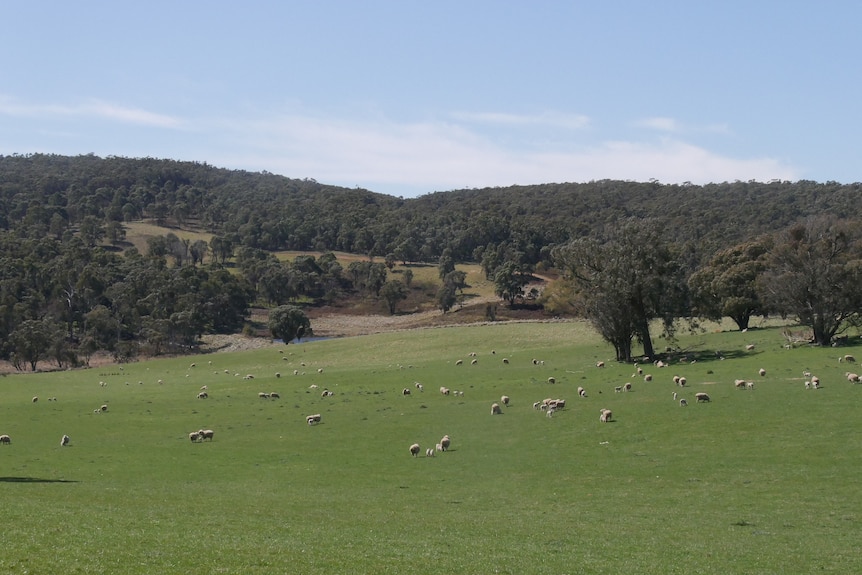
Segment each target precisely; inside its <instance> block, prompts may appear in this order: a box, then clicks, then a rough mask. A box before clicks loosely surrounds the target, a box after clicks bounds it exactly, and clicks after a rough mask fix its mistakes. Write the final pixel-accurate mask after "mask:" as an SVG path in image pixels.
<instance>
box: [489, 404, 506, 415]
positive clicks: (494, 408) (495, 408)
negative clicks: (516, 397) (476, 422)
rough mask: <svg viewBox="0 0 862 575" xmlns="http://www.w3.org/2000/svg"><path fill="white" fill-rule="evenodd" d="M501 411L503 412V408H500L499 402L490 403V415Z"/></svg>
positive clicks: (498, 413)
mask: <svg viewBox="0 0 862 575" xmlns="http://www.w3.org/2000/svg"><path fill="white" fill-rule="evenodd" d="M501 413H503V410H502V409H500V404H499V403H492V404H491V415H500V414H501Z"/></svg>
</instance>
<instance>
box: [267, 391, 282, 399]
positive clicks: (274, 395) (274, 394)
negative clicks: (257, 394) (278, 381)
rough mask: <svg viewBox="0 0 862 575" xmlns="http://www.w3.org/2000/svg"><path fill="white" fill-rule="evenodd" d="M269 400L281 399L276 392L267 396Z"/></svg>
mask: <svg viewBox="0 0 862 575" xmlns="http://www.w3.org/2000/svg"><path fill="white" fill-rule="evenodd" d="M269 398H270V399H281V396H280V395H279V394H278V392H275V391H273V392H271V393H270V394H269Z"/></svg>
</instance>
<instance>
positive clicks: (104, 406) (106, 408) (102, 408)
mask: <svg viewBox="0 0 862 575" xmlns="http://www.w3.org/2000/svg"><path fill="white" fill-rule="evenodd" d="M99 410H100V411H108V406H107V405H103V406H101V407H100V408H99Z"/></svg>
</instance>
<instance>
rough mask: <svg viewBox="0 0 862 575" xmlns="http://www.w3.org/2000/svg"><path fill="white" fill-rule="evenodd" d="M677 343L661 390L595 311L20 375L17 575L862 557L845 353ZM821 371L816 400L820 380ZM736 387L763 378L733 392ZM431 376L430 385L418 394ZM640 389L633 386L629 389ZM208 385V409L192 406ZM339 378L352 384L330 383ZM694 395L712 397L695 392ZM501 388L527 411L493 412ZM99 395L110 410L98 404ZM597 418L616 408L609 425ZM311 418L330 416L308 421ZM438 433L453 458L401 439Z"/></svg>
mask: <svg viewBox="0 0 862 575" xmlns="http://www.w3.org/2000/svg"><path fill="white" fill-rule="evenodd" d="M683 343H684V344H686V345H691V346H694V347H695V348H696V350H697V352H698V353H699V354H700V355H699V356H697V357H698V361H697V362H696V363H694V364H684V365H683V364H677V365H674V366H672V367H670V368H663V369H661V370H658V369H655V368H652V369H650V370H648V371H651V372H652V373H653V375H654V378H655V380H654V381H653V382H651V383H643V382H642V381H641V380H640V379H639V378H634V379H633V378H631V377H630V376H631V375H632V371H633V367H632V366H625V365H618V364H616V363H613V362H609V363H608V367H606V368H604V369H598V368H596V367H595V362H596V361H597V360H599V359H602V360H608V356H609V353H610V352H609V350H608V348H607V347H606V346H604V345H601V344H599V343H597V341H596V340H595V338H594V336H593V334H592V333H591V332H590V331H589V330H588V329H586V328H585V327H584V326H583V325H582V324H578V323H551V324H519V325H493V326H484V327H470V328H439V329H430V330H421V331H414V332H408V333H396V334H384V335H379V336H369V337H360V338H347V339H340V340H329V341H318V342H312V343H305V344H301V345H298V346H290V347H289V348H285V349H284V353H279V352H278V351H276V350H273V349H268V350H259V351H255V352H243V353H237V354H218V355H213V356H208V357H197V358H191V359H189V358H183V359H170V360H158V361H150V362H142V363H137V364H131V365H126V366H124V368H123V369H122V370H121V369H120V368H119V367H117V366H108V367H104V368H100V369H93V370H85V371H73V372H63V373H52V374H28V375H20V376H8V377H5V378H2V380H0V433H8V434H10V435H11V436H12V445H10V446H0V497H2V500H3V502H4V506H3V517H4V519H5V521H4V524H5V525H7V533H6V537H5V540H4V551H3V552H2V553H0V570H2V571H4V572H10V573H23V572H27V571H29V572H31V573H55V572H65V573H76V572H77V573H95V572H99V573H101V572H111V573H154V572H159V573H217V572H226V573H273V572H293V573H333V572H335V573H406V572H417V573H447V574H450V573H489V572H497V573H525V572H529V573H567V572H575V571H576V572H580V573H618V572H621V571H622V572H628V573H686V574H690V573H722V574H726V573H777V572H780V573H790V572H795V573H810V572H813V571H815V570H816V571H820V572H826V573H851V572H858V571H859V569H860V568H862V558H860V557H859V556H858V554H857V553H855V544H856V541H857V540H858V538H859V536H860V531H862V528H860V518H859V509H860V504H862V495H860V494H859V492H858V490H857V489H856V487H855V486H856V480H857V472H858V465H857V460H858V457H857V456H856V454H858V452H859V448H860V444H862V440H860V439H859V437H860V435H859V433H857V432H858V429H856V428H857V427H858V420H859V418H858V401H859V398H858V394H859V393H862V386H853V385H851V384H849V383H847V382H846V380H845V379H844V378H843V373H844V371H845V370H846V369H847V366H846V365H845V364H839V363H838V362H837V361H836V357H837V355H838V353H837V352H836V350H832V349H807V348H800V349H794V350H787V349H784V348H783V347H782V344H783V340H782V338H781V336H780V334H779V332H778V331H777V330H775V329H766V330H755V331H752V332H749V333H747V334H739V333H713V334H708V335H704V336H696V337H692V338H690V339H688V340H686V341H684V342H683ZM747 343H755V344H756V346H757V347H756V349H755V351H754V352H748V353H746V352H744V351H743V347H744V345H745V344H747ZM492 350H494V351H496V353H493V354H492V353H491V351H492ZM715 350H722V355H723V356H724V357H725V358H727V359H724V360H719V359H717V356H716V354H715V353H714V352H715ZM470 351H475V352H476V353H477V355H478V363H477V365H469V357H467V353H468V352H470ZM850 351H852V350H850ZM857 355H859V354H858V353H857ZM503 357H507V358H508V359H509V360H510V363H509V364H504V363H503V362H502V358H503ZM691 357H695V355H694V354H693V355H692V356H691ZM533 358H536V359H541V360H543V361H544V362H545V363H544V365H538V366H536V365H533V363H532V361H531V360H532V359H533ZM457 359H465V360H466V361H465V365H460V366H456V365H455V361H456V360H457ZM193 361H194V362H196V364H197V366H196V367H194V368H191V367H189V364H190V362H193ZM210 361H212V364H209V363H208V362H210ZM303 363H304V364H305V365H302V364H303ZM760 367H764V368H765V369H766V370H767V376H766V377H763V378H761V377H759V376H758V375H757V370H758V369H759V368H760ZM806 368H807V369H811V370H813V371H814V372H815V373H817V374H818V375H820V377H821V378H822V380H823V381H824V389H822V390H818V391H806V390H804V388H803V385H802V375H801V373H802V370H803V369H806ZM225 369H227V370H228V372H229V373H224V370H225ZM318 369H322V370H323V373H318ZM294 370H297V371H298V372H299V374H298V375H293V371H294ZM277 371H278V372H280V373H281V374H282V377H281V378H276V376H275V373H276V372H277ZM247 373H250V374H254V375H255V379H253V380H245V379H242V378H241V377H238V376H237V375H236V374H240V375H244V374H247ZM674 374H678V375H684V376H686V377H687V378H688V381H689V382H690V383H691V388H692V389H690V390H685V391H684V393H683V396H684V397H687V398H688V399H689V400H690V401H691V403H692V405H690V406H689V407H688V408H680V407H679V406H678V405H677V404H676V403H675V402H674V401H672V399H671V394H672V393H673V391H678V392H679V391H680V390H679V388H675V387H674V385H673V384H672V382H671V377H672V376H673V375H674ZM549 376H554V377H555V378H556V380H557V383H556V384H553V385H551V384H548V383H547V378H548V377H549ZM738 377H740V378H749V379H755V380H756V389H755V390H754V391H752V392H747V391H738V390H735V389H734V388H733V385H732V382H733V380H734V379H736V378H738ZM159 379H162V380H163V381H164V383H163V384H162V385H159V384H158V383H157V381H158V380H159ZM100 380H101V381H106V382H107V383H108V385H107V387H100V386H99V384H98V382H99V381H100ZM139 381H140V382H142V383H138V382H139ZM414 381H420V382H422V383H423V384H424V386H425V391H424V393H421V394H419V393H416V392H415V389H414V393H413V394H412V395H411V396H409V397H404V396H402V395H401V393H400V392H401V389H402V388H404V387H412V385H413V382H414ZM626 381H632V382H633V384H634V389H633V391H632V392H631V393H620V394H617V393H614V392H613V388H614V387H615V386H616V385H620V384H621V383H624V382H626ZM127 382H128V384H127ZM204 384H206V385H207V386H208V387H209V393H210V399H208V400H197V399H195V395H196V394H197V391H198V389H199V388H200V386H201V385H204ZM312 384H314V385H317V386H318V388H317V389H310V388H309V386H311V385H312ZM441 385H446V386H448V387H450V388H452V389H457V390H463V391H464V396H463V397H454V396H450V397H443V396H441V395H440V394H439V393H437V392H436V391H435V390H436V389H437V388H439V387H440V386H441ZM578 386H583V387H585V388H586V390H587V394H588V396H587V397H586V398H584V399H579V398H578V397H577V395H576V391H575V389H576V388H577V387H578ZM324 387H328V388H329V389H331V390H333V391H334V392H335V395H334V396H333V397H330V398H326V399H323V398H321V397H320V393H319V392H320V389H322V388H324ZM699 390H707V391H708V392H709V393H710V395H711V396H712V399H713V401H712V402H711V403H710V404H701V405H695V404H694V402H693V395H694V392H695V391H699ZM259 391H279V392H280V394H281V399H279V400H271V401H267V400H261V399H258V397H257V393H258V392H259ZM503 393H505V394H507V395H509V396H511V398H512V405H511V406H510V407H509V408H508V409H506V410H505V413H504V414H503V415H502V416H496V417H495V416H491V415H490V414H489V407H490V404H491V402H492V401H495V400H498V399H499V397H500V395H501V394H503ZM33 395H38V396H39V397H40V400H39V401H38V403H36V404H33V403H32V402H31V398H32V396H33ZM551 396H553V397H564V398H566V399H567V400H568V407H567V409H566V410H565V411H563V412H559V413H557V414H556V416H555V417H553V418H550V419H549V418H547V417H543V416H542V414H541V413H540V412H537V411H534V410H533V409H532V403H533V402H534V401H537V400H540V399H542V398H544V397H551ZM48 397H57V401H56V402H53V401H46V399H47V398H48ZM102 403H107V404H108V405H109V410H108V412H107V413H103V414H94V413H93V409H95V408H97V407H98V406H99V405H101V404H102ZM601 407H608V408H611V409H612V410H613V412H614V415H615V421H614V422H613V423H611V424H601V423H599V421H598V415H599V413H598V412H599V408H601ZM318 412H319V413H321V414H322V415H323V422H322V423H321V424H320V425H318V426H315V427H309V426H307V425H306V424H305V421H304V416H305V415H306V414H309V413H318ZM200 427H209V428H212V429H214V430H215V431H216V435H215V440H214V441H213V442H212V443H206V444H191V443H190V442H189V441H188V439H187V434H188V432H189V431H192V430H195V429H198V428H200ZM63 433H68V434H69V435H70V436H71V437H72V445H71V446H70V447H67V448H61V447H60V446H59V438H60V436H61V435H62V434H63ZM444 433H448V434H449V435H451V436H452V440H453V446H452V450H451V451H450V452H448V453H443V454H439V455H438V456H437V457H435V458H433V459H426V458H424V457H422V458H416V459H413V458H411V457H410V456H409V454H408V453H407V446H408V445H409V444H410V443H413V442H414V441H416V442H419V443H420V444H421V445H422V447H423V450H424V448H425V447H430V446H433V444H434V443H436V442H437V441H438V440H439V438H440V437H441V436H442V435H443V434H444Z"/></svg>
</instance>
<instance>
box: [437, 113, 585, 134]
mask: <svg viewBox="0 0 862 575" xmlns="http://www.w3.org/2000/svg"><path fill="white" fill-rule="evenodd" d="M452 116H453V118H455V119H456V120H458V121H462V122H467V123H476V124H494V125H502V126H553V127H556V128H566V129H569V130H580V129H583V128H586V127H587V126H589V124H590V118H589V116H585V115H582V114H566V113H561V112H543V113H541V114H509V113H504V112H459V113H455V114H453V115H452Z"/></svg>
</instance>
